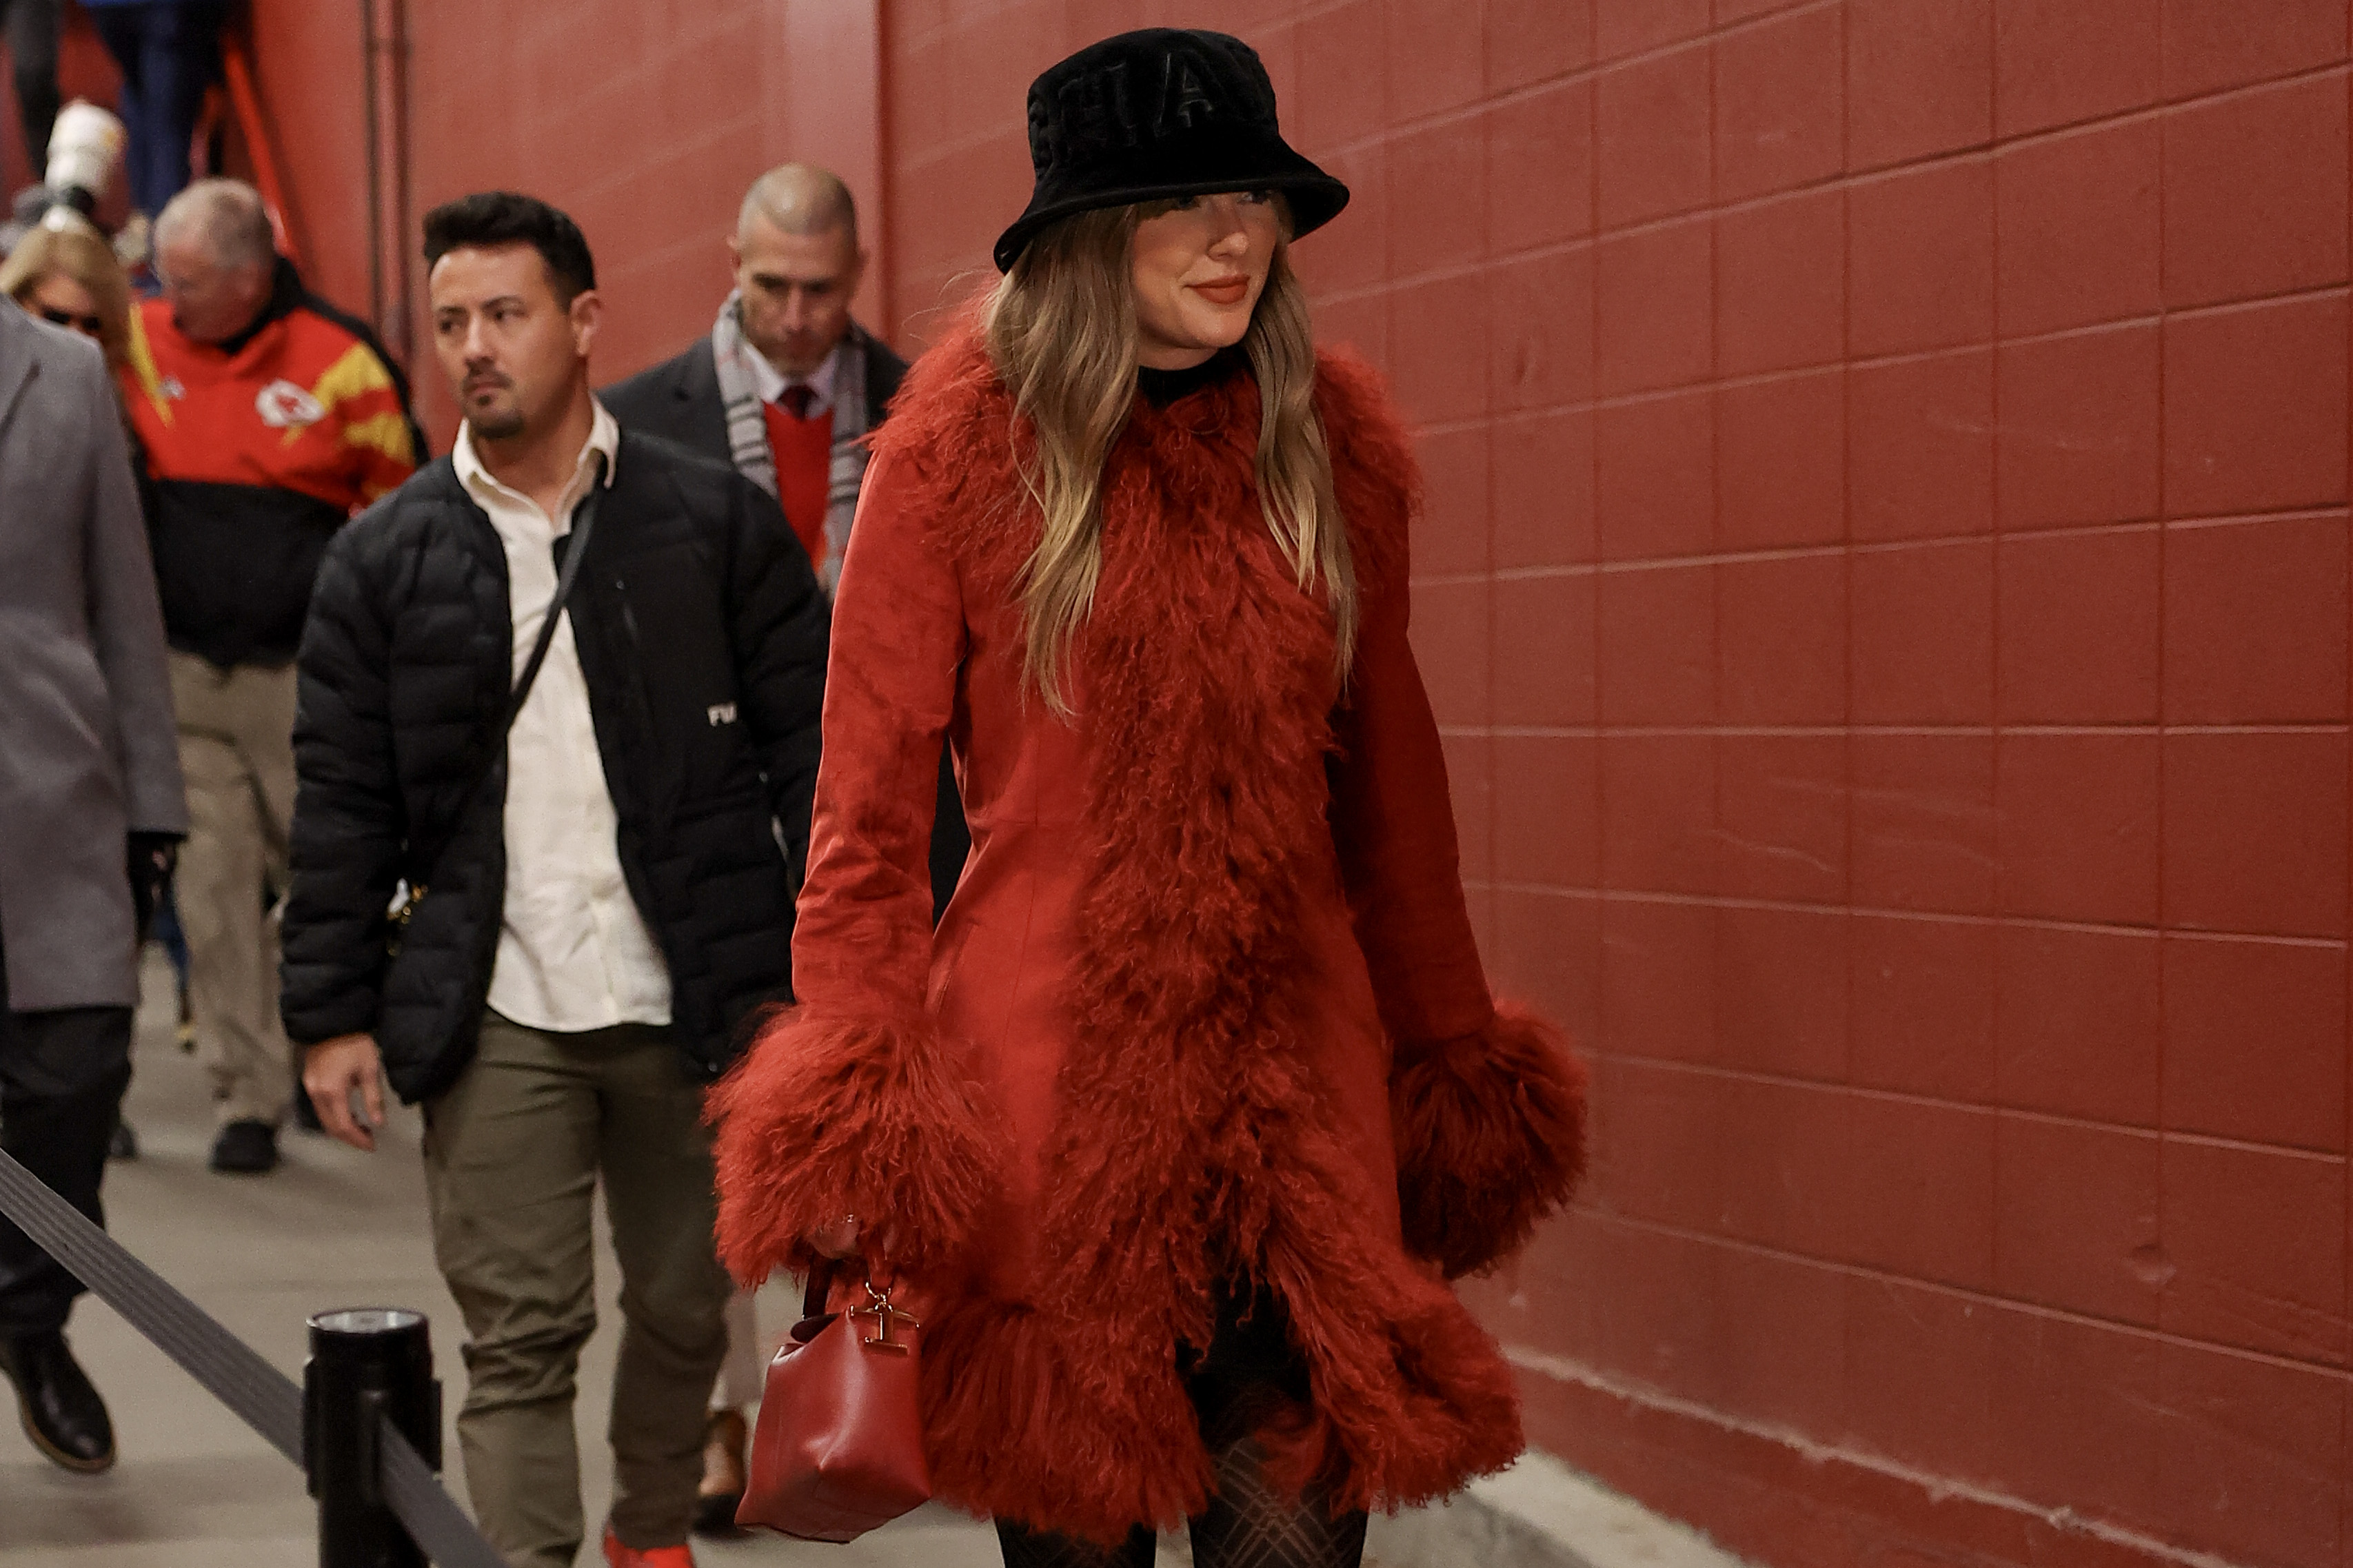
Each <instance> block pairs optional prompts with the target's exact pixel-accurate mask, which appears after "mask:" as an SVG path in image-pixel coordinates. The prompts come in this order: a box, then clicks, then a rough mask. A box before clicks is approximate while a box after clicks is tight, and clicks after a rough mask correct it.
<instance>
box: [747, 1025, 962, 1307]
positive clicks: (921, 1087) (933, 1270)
mask: <svg viewBox="0 0 2353 1568" xmlns="http://www.w3.org/2000/svg"><path fill="white" fill-rule="evenodd" d="M707 1114H708V1116H709V1118H710V1120H711V1121H712V1124H713V1125H714V1126H715V1127H716V1128H717V1134H716V1137H715V1138H714V1140H713V1152H714V1156H715V1159H716V1162H717V1164H718V1169H719V1225H718V1238H719V1256H720V1259H721V1261H723V1262H724V1263H725V1264H726V1265H727V1268H728V1269H729V1271H730V1272H732V1273H733V1275H734V1276H735V1278H736V1279H740V1280H742V1281H743V1282H744V1284H746V1285H751V1284H756V1283H757V1282H758V1281H759V1280H761V1279H764V1278H765V1277H766V1276H767V1275H768V1274H769V1272H770V1271H772V1270H774V1269H776V1268H780V1267H781V1268H790V1269H793V1270H795V1271H799V1270H802V1269H806V1268H807V1267H808V1266H809V1264H810V1263H811V1262H812V1261H813V1260H814V1259H815V1257H816V1254H815V1253H814V1252H813V1251H812V1249H811V1248H810V1247H809V1245H808V1238H809V1237H811V1236H812V1235H814V1234H816V1233H817V1232H818V1231H820V1230H822V1229H823V1228H825V1227H826V1226H829V1225H831V1224H833V1223H834V1222H835V1221H837V1220H839V1219H840V1218H841V1217H842V1216H843V1215H857V1216H858V1218H859V1221H860V1224H861V1226H864V1233H865V1237H866V1238H867V1240H868V1243H869V1246H870V1247H871V1248H872V1249H873V1255H872V1256H871V1257H870V1261H874V1260H876V1258H879V1256H880V1254H881V1251H882V1245H881V1244H886V1243H887V1247H888V1256H889V1260H890V1264H891V1266H892V1268H894V1269H898V1270H902V1271H906V1272H910V1273H913V1274H914V1275H916V1276H918V1277H923V1276H936V1274H937V1273H938V1272H939V1271H941V1270H942V1269H943V1268H946V1267H947V1266H948V1265H949V1264H950V1263H951V1262H952V1260H954V1259H955V1258H956V1257H957V1256H958V1255H959V1254H960V1253H962V1252H963V1250H964V1249H965V1246H966V1245H967V1243H968V1242H969V1241H970V1239H971V1237H972V1236H973V1234H974V1229H975V1222H976V1218H977V1216H978V1215H979V1214H980V1212H981V1206H982V1205H983V1203H984V1202H985V1201H986V1199H987V1194H988V1192H989V1191H990V1189H991V1185H992V1184H991V1181H990V1178H991V1177H992V1176H993V1175H994V1174H995V1173H996V1172H997V1169H998V1167H999V1161H998V1159H997V1150H996V1147H995V1141H994V1140H993V1139H992V1138H991V1136H990V1135H989V1133H988V1131H987V1122H986V1121H984V1120H983V1119H982V1117H981V1116H980V1114H979V1113H978V1111H977V1110H976V1108H975V1106H974V1103H973V1096H972V1092H971V1089H970V1088H969V1087H968V1086H967V1085H966V1084H965V1082H963V1081H962V1079H960V1078H959V1077H958V1076H957V1074H956V1072H955V1068H954V1067H953V1066H952V1064H951V1063H950V1062H949V1060H948V1059H947V1053H946V1052H945V1051H944V1049H943V1048H942V1046H941V1044H940V1041H939V1038H938V1037H937V1036H936V1035H935V1034H934V1031H933V1029H932V1027H931V1026H930V1025H929V1024H928V1023H925V1022H920V1021H913V1020H910V1021H903V1022H902V1021H889V1020H884V1019H880V1018H840V1017H817V1016H810V1014H809V1013H808V1011H807V1009H805V1008H798V1007H794V1008H786V1009H783V1010H781V1011H779V1012H777V1013H776V1015H775V1016H773V1017H771V1018H769V1019H768V1020H767V1022H766V1023H765V1024H764V1025H763V1026H761V1029H760V1031H759V1035H758V1037H757V1038H756V1039H754V1041H753V1044H752V1048H751V1050H750V1052H749V1053H747V1054H746V1056H745V1058H744V1061H743V1062H742V1063H741V1064H740V1065H739V1066H738V1067H737V1068H735V1069H734V1070H733V1072H731V1073H729V1074H728V1075H727V1077H726V1078H724V1079H721V1080H720V1082H719V1083H718V1085H717V1086H716V1087H714V1088H713V1089H712V1090H711V1096H710V1100H709V1102H708V1110H707Z"/></svg>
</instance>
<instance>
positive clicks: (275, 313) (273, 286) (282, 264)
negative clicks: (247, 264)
mask: <svg viewBox="0 0 2353 1568" xmlns="http://www.w3.org/2000/svg"><path fill="white" fill-rule="evenodd" d="M277 262H278V265H277V267H276V268H275V269H274V270H273V271H272V272H271V273H270V278H269V299H267V300H263V301H262V302H261V311H260V313H259V315H257V316H255V317H254V318H253V320H252V321H249V322H248V323H247V324H246V328H245V331H241V332H239V333H237V336H235V337H233V338H225V339H223V340H222V341H221V342H219V343H217V344H216V345H215V346H216V347H217V348H218V349H219V350H220V351H221V353H225V354H234V353H237V352H238V351H239V350H241V349H243V348H244V347H245V345H246V344H248V343H249V342H252V341H253V338H254V334H255V333H257V332H259V331H261V329H262V328H264V327H266V326H268V325H269V323H270V322H272V321H277V320H279V319H280V318H281V317H284V316H290V315H291V314H293V312H294V309H295V307H296V306H298V305H300V304H301V303H302V300H303V297H304V293H305V290H304V289H303V287H302V275H301V273H299V272H297V271H295V270H294V264H293V263H292V262H290V261H289V260H287V259H286V258H284V257H282V256H281V257H279V258H277Z"/></svg>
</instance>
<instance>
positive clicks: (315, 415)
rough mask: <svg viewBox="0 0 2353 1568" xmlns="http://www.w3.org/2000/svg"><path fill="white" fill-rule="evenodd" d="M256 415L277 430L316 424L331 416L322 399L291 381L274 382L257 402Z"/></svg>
mask: <svg viewBox="0 0 2353 1568" xmlns="http://www.w3.org/2000/svg"><path fill="white" fill-rule="evenodd" d="M253 408H254V412H255V413H257V414H259V415H260V416H261V422H262V423H263V424H264V425H267V426H269V427H270V428H271V429H273V430H288V429H296V428H299V427H301V426H304V425H316V424H317V423H318V422H319V421H320V420H322V419H324V418H325V417H326V416H327V411H326V410H325V409H323V408H322V407H320V406H319V400H318V399H317V398H315V397H313V396H311V395H310V394H309V393H307V392H305V391H303V390H302V389H301V387H299V386H297V385H295V384H293V383H292V382H290V381H283V380H281V381H273V382H271V383H270V384H269V385H268V386H265V387H263V388H262V389H261V392H260V394H259V395H258V396H257V397H255V398H254V400H253Z"/></svg>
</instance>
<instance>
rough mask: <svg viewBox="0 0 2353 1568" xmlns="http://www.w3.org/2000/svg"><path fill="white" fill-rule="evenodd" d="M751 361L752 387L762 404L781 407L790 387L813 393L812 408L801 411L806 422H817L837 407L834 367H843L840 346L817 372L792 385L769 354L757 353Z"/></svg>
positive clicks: (818, 363)
mask: <svg viewBox="0 0 2353 1568" xmlns="http://www.w3.org/2000/svg"><path fill="white" fill-rule="evenodd" d="M749 357H750V359H751V361H752V384H753V386H754V388H755V389H756V390H757V391H758V392H759V394H760V401H761V402H763V403H781V402H783V401H784V398H785V391H786V388H787V387H794V386H806V387H807V388H808V389H809V401H808V406H807V408H805V409H801V410H798V411H797V412H798V413H799V414H800V416H801V417H802V418H804V419H814V418H816V417H817V416H818V415H820V414H823V413H826V412H828V410H830V409H831V408H832V407H833V367H834V366H835V365H837V364H839V363H841V351H840V347H839V344H837V345H836V346H835V348H834V349H833V351H832V352H831V353H828V354H827V355H826V356H825V357H824V358H823V359H821V360H819V361H818V362H817V368H816V369H815V370H813V371H811V372H809V373H808V374H807V375H797V376H795V377H793V378H792V379H791V380H789V381H787V380H786V379H785V373H784V372H782V371H780V370H778V369H777V368H776V366H775V365H774V364H773V363H769V360H768V356H767V355H766V354H764V353H754V354H752V355H750V356H749Z"/></svg>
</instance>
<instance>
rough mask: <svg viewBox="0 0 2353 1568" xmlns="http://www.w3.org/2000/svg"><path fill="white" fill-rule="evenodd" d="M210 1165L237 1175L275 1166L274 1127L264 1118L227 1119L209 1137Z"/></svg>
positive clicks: (271, 1168) (275, 1136)
mask: <svg viewBox="0 0 2353 1568" xmlns="http://www.w3.org/2000/svg"><path fill="white" fill-rule="evenodd" d="M212 1167H213V1169H214V1170H216V1171H225V1172H227V1173H229V1174H231V1175H237V1176H259V1175H260V1174H262V1173H265V1172H269V1171H274V1170H276V1169H278V1129H276V1128H275V1127H272V1126H271V1125H269V1122H267V1121H232V1122H230V1123H229V1124H228V1125H227V1126H226V1127H223V1128H222V1129H221V1130H220V1136H219V1137H217V1138H216V1139H214V1140H213V1158H212Z"/></svg>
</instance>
